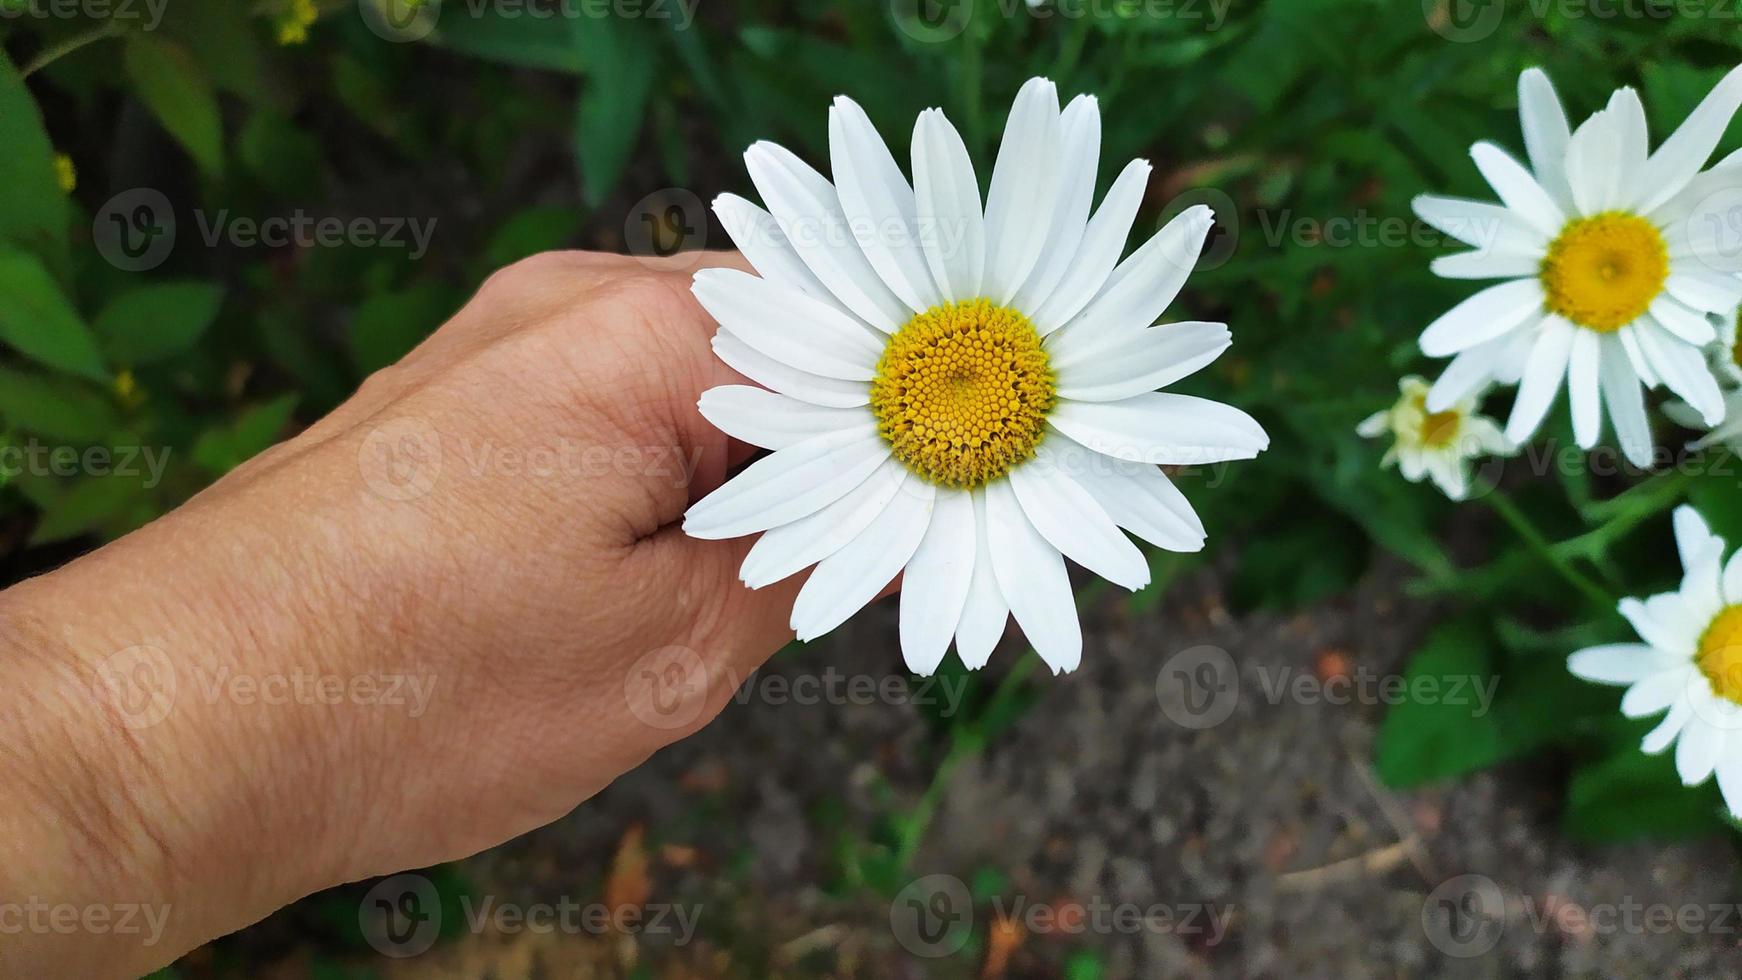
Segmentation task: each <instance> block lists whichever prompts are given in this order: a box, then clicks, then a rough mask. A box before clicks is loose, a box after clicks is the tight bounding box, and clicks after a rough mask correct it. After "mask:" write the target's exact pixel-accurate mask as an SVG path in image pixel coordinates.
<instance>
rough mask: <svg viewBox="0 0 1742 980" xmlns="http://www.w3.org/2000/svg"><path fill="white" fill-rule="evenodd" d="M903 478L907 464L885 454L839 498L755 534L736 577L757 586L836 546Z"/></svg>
mask: <svg viewBox="0 0 1742 980" xmlns="http://www.w3.org/2000/svg"><path fill="white" fill-rule="evenodd" d="M907 479H908V472H907V467H905V466H903V465H902V464H901V461H900V460H896V459H886V460H884V461H883V465H881V466H879V467H877V469H876V470H875V471H873V472H872V474H871V475H870V476H869V477H867V478H866V480H865V482H863V483H861V484H859V485H858V486H856V487H854V488H853V489H852V490H849V491H848V492H847V493H846V494H845V495H844V496H842V497H841V499H839V500H837V501H835V502H834V503H832V504H830V505H828V506H827V507H824V508H823V509H822V510H819V511H817V512H816V513H814V514H811V515H809V516H807V517H802V518H799V519H798V520H796V521H793V522H791V523H789V524H782V525H780V526H779V527H776V528H773V529H772V530H770V531H768V532H767V533H765V534H763V535H762V537H760V538H757V539H756V543H755V544H754V545H752V546H751V547H750V553H749V554H747V555H745V556H744V564H743V566H742V567H741V568H739V570H738V577H739V578H741V579H743V580H744V584H745V585H748V586H749V587H751V588H752V589H760V588H762V587H764V586H768V585H773V584H774V583H775V582H778V581H780V580H781V579H784V578H786V577H787V576H789V575H793V574H796V573H798V572H800V571H803V570H804V569H806V568H809V567H810V566H812V565H815V564H816V563H817V562H819V561H822V560H823V559H824V558H827V557H829V556H830V555H832V554H834V553H835V552H837V551H840V550H841V549H842V548H844V547H846V546H847V542H849V541H852V540H853V539H854V538H856V537H858V536H859V532H861V531H863V530H865V529H866V528H867V527H869V526H871V522H872V521H874V520H876V519H877V515H878V514H881V513H883V511H884V509H885V508H886V507H888V506H889V502H890V501H891V500H894V499H895V495H896V493H898V492H899V491H900V490H901V487H902V484H903V483H905V482H906V481H907Z"/></svg>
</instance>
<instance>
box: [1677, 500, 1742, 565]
mask: <svg viewBox="0 0 1742 980" xmlns="http://www.w3.org/2000/svg"><path fill="white" fill-rule="evenodd" d="M1670 521H1671V524H1672V525H1673V526H1674V528H1675V550H1676V554H1677V555H1679V556H1680V557H1681V561H1682V574H1684V575H1685V574H1687V573H1688V572H1691V571H1693V570H1694V565H1695V564H1697V563H1698V562H1699V560H1700V558H1701V557H1702V556H1703V555H1705V553H1706V552H1708V551H1710V550H1712V548H1713V547H1714V546H1716V547H1718V548H1720V549H1722V548H1723V547H1724V542H1723V539H1721V538H1719V537H1718V536H1717V535H1716V534H1713V533H1712V527H1711V525H1709V524H1707V523H1706V519H1705V518H1704V517H1703V516H1701V515H1700V512H1699V511H1697V510H1695V509H1694V508H1693V507H1692V506H1690V505H1688V504H1682V505H1681V506H1679V507H1677V508H1676V509H1675V514H1674V515H1673V516H1672V517H1671V518H1670ZM1738 554H1742V552H1738Z"/></svg>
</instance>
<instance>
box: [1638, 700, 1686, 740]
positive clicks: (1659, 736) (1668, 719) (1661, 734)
mask: <svg viewBox="0 0 1742 980" xmlns="http://www.w3.org/2000/svg"><path fill="white" fill-rule="evenodd" d="M1693 716H1694V702H1693V699H1692V698H1689V697H1688V696H1687V694H1686V692H1684V693H1683V694H1682V695H1681V696H1680V697H1678V698H1676V699H1675V700H1674V701H1672V702H1670V706H1669V713H1668V714H1666V715H1664V716H1663V721H1661V722H1658V724H1657V727H1656V728H1653V729H1652V730H1651V731H1649V732H1646V733H1645V737H1644V738H1643V739H1640V741H1639V751H1641V752H1644V753H1645V754H1646V755H1656V754H1658V753H1659V752H1662V751H1663V750H1664V749H1667V748H1669V747H1670V744H1671V743H1672V742H1674V741H1675V737H1676V736H1677V735H1680V734H1681V730H1682V728H1683V727H1685V726H1686V725H1687V723H1688V719H1689V718H1692V717H1693Z"/></svg>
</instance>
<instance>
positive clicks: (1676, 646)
mask: <svg viewBox="0 0 1742 980" xmlns="http://www.w3.org/2000/svg"><path fill="white" fill-rule="evenodd" d="M1666 594H1667V593H1666ZM1652 598H1654V599H1655V598H1658V597H1657V596H1653V597H1652ZM1616 608H1617V609H1618V610H1619V611H1620V613H1621V615H1622V616H1623V617H1624V618H1626V620H1627V622H1628V623H1629V624H1631V625H1632V626H1633V631H1634V632H1635V633H1638V634H1639V638H1640V639H1642V640H1644V641H1645V642H1647V643H1649V644H1651V645H1652V646H1654V647H1656V648H1657V649H1659V650H1662V651H1664V652H1666V653H1673V654H1675V655H1677V656H1681V657H1691V656H1693V654H1694V642H1695V637H1697V636H1698V634H1697V633H1696V634H1693V635H1691V636H1690V634H1689V632H1688V630H1689V626H1688V625H1687V624H1683V623H1678V622H1675V621H1674V620H1673V619H1671V620H1669V621H1665V620H1664V619H1663V618H1661V617H1658V616H1654V615H1653V614H1652V607H1649V606H1647V605H1646V604H1645V603H1644V602H1641V601H1639V600H1638V599H1634V598H1631V597H1629V598H1626V599H1622V600H1621V601H1620V602H1619V603H1617V604H1616Z"/></svg>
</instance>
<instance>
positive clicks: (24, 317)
mask: <svg viewBox="0 0 1742 980" xmlns="http://www.w3.org/2000/svg"><path fill="white" fill-rule="evenodd" d="M0 155H3V154H0ZM0 341H5V342H6V343H8V344H10V345H12V346H13V347H14V348H16V349H17V350H18V352H19V353H21V354H23V355H24V356H26V357H28V358H30V359H31V360H33V361H36V362H37V363H39V364H44V365H47V366H48V367H51V368H58V369H59V370H62V371H66V372H69V373H71V374H76V375H79V376H81V377H85V378H90V379H91V380H93V381H103V382H106V381H108V379H109V372H108V371H107V370H106V369H105V368H104V367H103V355H102V354H100V353H99V352H98V350H97V342H96V340H95V339H94V338H93V337H92V336H91V328H90V327H88V326H86V325H85V321H84V319H83V318H82V317H80V316H79V312H78V311H77V310H75V309H74V308H73V304H72V302H71V301H70V300H68V299H67V297H66V295H65V294H64V293H62V292H61V289H60V285H59V284H58V283H56V282H55V280H54V277H53V276H51V275H49V272H48V269H47V268H45V267H44V266H43V264H42V262H41V261H39V260H38V259H37V258H36V257H35V256H32V255H29V254H26V253H24V252H14V251H5V250H0Z"/></svg>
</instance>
